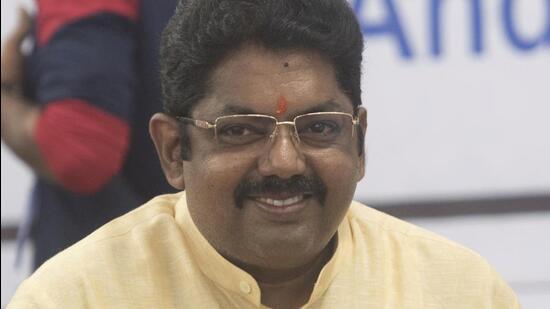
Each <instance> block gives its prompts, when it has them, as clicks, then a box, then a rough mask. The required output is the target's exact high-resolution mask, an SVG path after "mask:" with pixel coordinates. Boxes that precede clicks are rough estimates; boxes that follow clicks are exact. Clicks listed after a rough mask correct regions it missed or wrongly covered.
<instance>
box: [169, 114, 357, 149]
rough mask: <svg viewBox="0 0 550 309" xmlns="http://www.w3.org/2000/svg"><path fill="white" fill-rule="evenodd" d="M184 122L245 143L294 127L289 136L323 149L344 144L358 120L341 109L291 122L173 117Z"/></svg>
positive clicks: (229, 141)
mask: <svg viewBox="0 0 550 309" xmlns="http://www.w3.org/2000/svg"><path fill="white" fill-rule="evenodd" d="M176 118H177V119H178V120H180V121H181V122H183V123H188V124H192V125H194V126H195V127H197V128H201V129H214V137H215V139H216V141H218V142H220V143H223V144H225V145H233V146H245V145H251V144H254V143H258V142H260V141H271V140H273V139H274V138H275V137H276V136H277V134H278V133H279V130H278V128H279V126H280V125H289V126H292V127H294V132H292V133H293V134H292V136H293V137H294V139H295V141H296V142H297V143H306V144H308V145H310V146H313V147H316V148H326V147H329V146H330V145H333V144H337V143H347V142H349V141H350V140H351V138H352V137H353V135H354V134H355V126H356V125H357V124H358V119H357V118H356V117H354V116H353V115H351V114H348V113H342V112H318V113H309V114H303V115H299V116H296V117H295V118H294V119H293V120H292V121H278V120H277V118H275V117H273V116H268V115H257V114H244V115H230V116H221V117H218V118H216V119H215V120H214V123H210V122H208V121H205V120H198V119H193V118H187V117H176Z"/></svg>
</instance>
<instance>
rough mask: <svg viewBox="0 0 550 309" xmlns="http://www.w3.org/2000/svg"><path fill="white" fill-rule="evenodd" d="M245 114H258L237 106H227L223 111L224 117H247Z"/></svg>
mask: <svg viewBox="0 0 550 309" xmlns="http://www.w3.org/2000/svg"><path fill="white" fill-rule="evenodd" d="M245 114H256V113H255V112H254V111H253V110H252V109H250V108H248V107H244V106H240V105H237V104H232V103H229V104H225V105H224V107H223V110H222V114H221V115H222V116H227V115H245Z"/></svg>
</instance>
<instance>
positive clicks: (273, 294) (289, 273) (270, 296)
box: [242, 235, 337, 309]
mask: <svg viewBox="0 0 550 309" xmlns="http://www.w3.org/2000/svg"><path fill="white" fill-rule="evenodd" d="M336 243H337V236H336V235H335V236H334V237H333V239H332V240H331V241H330V242H329V244H328V245H327V246H326V247H325V249H324V250H323V251H322V252H321V253H320V254H319V255H318V256H316V257H315V258H314V259H313V260H312V261H310V262H308V263H306V264H305V265H303V266H300V267H296V268H291V269H286V270H282V269H277V270H267V269H254V267H247V266H244V267H242V268H243V269H245V270H246V271H247V272H248V273H250V275H252V277H254V279H256V281H257V282H258V285H259V287H260V290H261V293H262V304H263V305H265V306H268V307H270V308H273V309H277V308H299V307H301V306H302V305H304V304H305V303H306V302H307V301H308V300H309V297H310V295H311V293H312V292H313V287H314V285H315V282H316V281H317V278H318V277H319V273H320V272H321V270H322V269H323V267H324V266H325V265H326V264H327V263H328V261H329V260H330V258H331V257H332V255H333V253H334V251H335V248H336Z"/></svg>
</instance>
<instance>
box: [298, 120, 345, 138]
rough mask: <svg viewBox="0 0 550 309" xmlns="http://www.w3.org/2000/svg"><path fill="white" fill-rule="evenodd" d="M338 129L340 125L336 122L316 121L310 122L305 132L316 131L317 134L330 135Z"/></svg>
mask: <svg viewBox="0 0 550 309" xmlns="http://www.w3.org/2000/svg"><path fill="white" fill-rule="evenodd" d="M337 130H338V126H337V125H336V124H335V123H331V122H327V121H324V122H314V123H312V124H310V125H309V126H308V127H307V128H306V129H305V130H304V131H305V132H303V133H315V134H324V135H328V134H331V133H334V132H336V131H337Z"/></svg>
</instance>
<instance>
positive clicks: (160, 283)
mask: <svg viewBox="0 0 550 309" xmlns="http://www.w3.org/2000/svg"><path fill="white" fill-rule="evenodd" d="M260 299H261V291H260V289H259V287H258V284H257V282H256V281H255V280H254V278H253V277H251V276H250V275H249V274H247V273H246V272H245V271H243V270H241V269H239V268H237V267H236V266H234V265H233V264H231V263H230V262H228V261H227V260H225V259H224V258H223V257H222V256H221V255H219V254H218V253H217V252H216V251H215V249H214V248H213V247H212V246H211V245H210V244H209V243H208V242H207V240H206V239H205V238H204V237H203V236H202V235H201V234H200V232H199V231H198V229H197V227H196V226H195V224H194V223H193V221H192V219H191V217H190V215H189V212H188V209H187V204H186V200H185V194H184V193H179V194H173V195H163V196H159V197H157V198H155V199H153V200H151V201H150V202H148V203H147V204H145V205H143V206H142V207H140V208H138V209H136V210H134V211H132V212H130V213H128V214H126V215H124V216H122V217H120V218H118V219H116V220H113V221H111V222H110V223H108V224H106V225H105V226H103V227H102V228H100V229H99V230H97V231H96V232H94V233H93V234H91V235H90V236H88V237H86V238H85V239H84V240H82V241H80V242H78V243H77V244H75V245H74V246H72V247H70V248H69V249H67V250H65V251H63V252H61V253H60V254H58V255H56V256H55V257H54V258H52V259H50V260H49V261H48V262H46V263H45V264H44V265H43V266H42V267H40V268H39V269H38V270H37V271H36V272H35V273H34V274H33V275H32V276H31V277H30V278H29V279H27V280H26V281H25V282H23V284H22V285H21V286H20V287H19V289H18V290H17V292H16V295H15V296H14V298H13V299H12V300H11V303H10V304H9V306H8V308H35V307H39V308H257V307H262V306H261V304H260ZM304 308H376V309H379V308H423V309H426V308H437V309H440V308H447V309H448V308H519V304H518V302H517V299H516V296H515V295H514V293H513V292H512V290H511V289H510V288H509V287H508V285H507V284H506V283H505V282H504V281H503V280H502V279H501V278H500V276H499V275H498V274H496V273H495V272H494V270H493V269H492V268H491V267H490V266H489V265H488V264H487V262H486V261H485V260H484V259H483V258H481V257H480V256H479V255H477V254H476V253H474V252H472V251H470V250H468V249H466V248H464V247H462V246H460V245H457V244H455V243H453V242H451V241H449V240H446V239H444V238H442V237H440V236H437V235H435V234H433V233H430V232H428V231H425V230H423V229H421V228H418V227H415V226H413V225H411V224H409V223H406V222H403V221H401V220H398V219H396V218H393V217H391V216H388V215H386V214H384V213H381V212H378V211H376V210H374V209H372V208H369V207H366V206H364V205H361V204H359V203H356V202H353V203H352V205H351V207H350V209H349V212H348V214H347V216H346V217H345V219H344V220H343V222H342V223H341V224H340V227H339V229H338V247H337V248H336V251H335V253H334V256H333V257H332V259H331V260H330V261H329V263H328V264H327V265H325V267H324V268H323V270H322V271H321V274H320V275H319V278H318V279H317V282H316V284H315V288H314V290H313V293H312V295H311V296H310V299H309V302H308V303H307V304H306V305H305V306H304Z"/></svg>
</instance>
